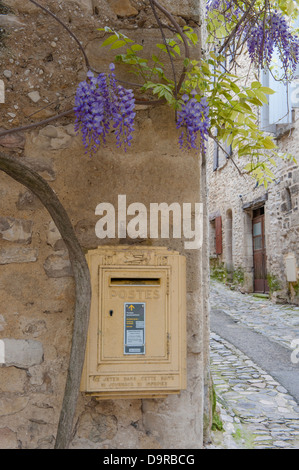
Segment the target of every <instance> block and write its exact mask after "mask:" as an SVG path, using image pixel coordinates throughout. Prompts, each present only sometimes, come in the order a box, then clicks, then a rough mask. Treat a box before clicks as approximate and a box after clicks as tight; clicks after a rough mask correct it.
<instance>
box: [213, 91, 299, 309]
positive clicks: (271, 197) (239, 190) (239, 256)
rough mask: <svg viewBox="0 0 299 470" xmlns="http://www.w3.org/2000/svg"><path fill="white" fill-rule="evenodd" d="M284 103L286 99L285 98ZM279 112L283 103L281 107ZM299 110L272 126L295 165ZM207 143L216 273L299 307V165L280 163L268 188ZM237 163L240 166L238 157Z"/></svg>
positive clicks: (280, 161)
mask: <svg viewBox="0 0 299 470" xmlns="http://www.w3.org/2000/svg"><path fill="white" fill-rule="evenodd" d="M282 99H286V98H285V95H284V96H283V97H282ZM280 106H281V108H283V105H282V102H281V103H280ZM297 120H298V108H296V107H294V108H293V114H292V120H291V122H289V123H284V124H278V125H274V126H273V128H272V131H273V132H274V135H275V137H276V142H277V144H278V147H279V149H280V150H281V151H282V152H283V153H285V154H291V155H293V156H294V157H295V158H296V159H297V161H298V148H297V147H298V142H299V140H298V139H299V128H298V123H297ZM215 152H216V153H217V150H216V149H215V148H214V147H213V145H211V147H210V158H209V167H208V182H209V183H208V187H209V196H208V199H209V225H210V259H211V265H212V266H213V267H214V268H213V270H214V273H215V275H216V276H217V275H218V276H219V277H220V278H222V279H224V278H225V279H227V280H228V281H229V282H231V283H234V284H236V285H239V286H240V288H241V289H242V290H244V291H245V292H259V293H270V296H271V297H272V299H273V300H275V301H278V302H291V303H296V304H298V303H299V291H298V285H299V284H298V272H299V271H298V269H299V241H298V235H299V211H298V203H299V186H298V181H299V167H298V164H297V163H294V162H293V161H289V160H287V159H286V160H278V161H277V166H276V167H274V168H272V171H273V172H274V174H275V181H274V182H273V183H271V184H270V185H269V186H268V188H267V189H265V187H264V186H257V185H256V181H255V180H254V179H252V178H251V177H250V176H246V175H243V176H242V175H240V174H239V172H238V170H237V168H236V167H235V166H234V164H233V162H232V160H230V159H228V158H226V156H225V155H224V154H223V152H221V151H219V153H218V154H217V155H216V157H217V158H216V160H217V162H215ZM233 158H234V160H235V162H236V163H237V164H238V165H239V166H240V168H242V161H241V160H240V161H239V159H238V157H237V156H236V155H234V156H233Z"/></svg>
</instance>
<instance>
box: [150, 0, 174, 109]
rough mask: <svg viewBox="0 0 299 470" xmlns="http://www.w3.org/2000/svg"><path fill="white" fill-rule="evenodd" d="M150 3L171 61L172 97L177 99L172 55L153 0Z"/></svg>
mask: <svg viewBox="0 0 299 470" xmlns="http://www.w3.org/2000/svg"><path fill="white" fill-rule="evenodd" d="M150 5H151V7H152V10H153V13H154V16H155V18H156V21H157V23H158V26H159V29H160V31H161V35H162V38H163V42H164V44H165V47H166V49H167V53H168V56H169V60H170V63H171V68H172V74H173V80H174V97H175V99H176V100H177V80H176V72H175V67H174V63H173V58H172V56H171V52H170V49H169V44H168V43H167V40H166V37H165V34H164V31H163V28H162V24H161V21H160V18H159V16H158V15H157V12H156V8H155V4H154V2H153V0H150Z"/></svg>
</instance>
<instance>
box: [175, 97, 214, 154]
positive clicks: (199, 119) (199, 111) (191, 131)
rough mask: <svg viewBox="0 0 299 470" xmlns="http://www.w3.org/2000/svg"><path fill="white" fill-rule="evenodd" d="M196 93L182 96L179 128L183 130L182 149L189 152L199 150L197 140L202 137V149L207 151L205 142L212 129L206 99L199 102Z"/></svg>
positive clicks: (178, 121)
mask: <svg viewBox="0 0 299 470" xmlns="http://www.w3.org/2000/svg"><path fill="white" fill-rule="evenodd" d="M195 95H196V91H195V90H193V91H192V92H191V98H190V96H189V95H187V94H184V95H183V96H182V100H183V105H182V109H181V110H180V111H179V112H178V120H177V128H178V129H180V128H183V130H182V133H181V134H180V137H179V144H180V148H186V149H188V150H191V149H192V148H193V149H198V147H197V138H198V133H199V135H200V149H201V150H203V151H204V150H205V141H206V140H207V136H208V130H209V127H210V118H209V105H208V102H207V100H206V98H205V97H203V98H201V100H200V101H198V100H197V99H196V98H195Z"/></svg>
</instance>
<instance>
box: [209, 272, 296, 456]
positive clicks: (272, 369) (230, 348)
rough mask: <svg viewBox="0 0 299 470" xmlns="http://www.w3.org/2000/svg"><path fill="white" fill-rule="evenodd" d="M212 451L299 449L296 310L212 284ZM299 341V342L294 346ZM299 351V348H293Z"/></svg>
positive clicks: (294, 307)
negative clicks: (215, 418) (215, 423)
mask: <svg viewBox="0 0 299 470" xmlns="http://www.w3.org/2000/svg"><path fill="white" fill-rule="evenodd" d="M210 299H211V342H210V354H211V368H212V375H213V381H214V385H215V390H216V395H217V403H218V409H219V411H220V416H221V420H222V423H223V428H224V431H214V432H213V444H212V446H211V447H212V448H228V449H229V448H235V449H238V448H240V449H242V448H244V449H245V448H249V449H264V448H286V449H298V448H299V363H298V359H297V358H298V357H299V353H298V354H294V348H295V345H294V341H295V340H297V341H298V340H299V307H296V306H292V305H275V304H273V303H272V302H270V301H269V300H268V299H266V298H265V299H264V298H258V297H255V296H253V295H250V294H241V293H240V292H239V291H232V290H230V289H229V288H227V287H226V286H225V285H224V284H222V283H219V282H216V281H211V294H210ZM298 342H299V341H298ZM297 347H298V344H297Z"/></svg>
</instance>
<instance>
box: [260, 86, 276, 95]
mask: <svg viewBox="0 0 299 470" xmlns="http://www.w3.org/2000/svg"><path fill="white" fill-rule="evenodd" d="M259 90H260V91H262V92H263V93H266V95H273V94H274V93H276V92H275V91H274V90H272V88H269V87H267V86H261V88H260V89H259Z"/></svg>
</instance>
